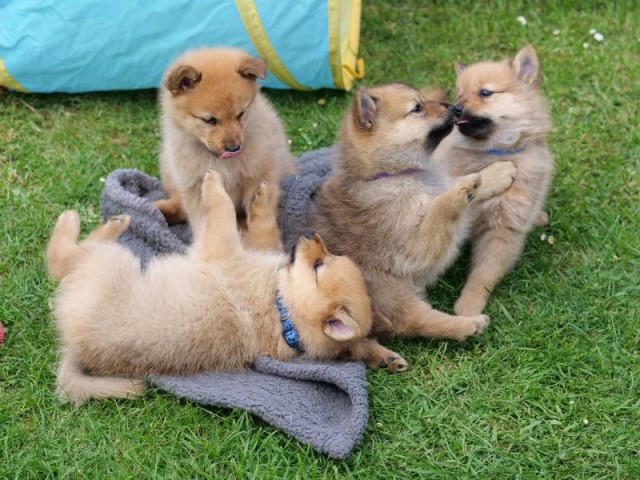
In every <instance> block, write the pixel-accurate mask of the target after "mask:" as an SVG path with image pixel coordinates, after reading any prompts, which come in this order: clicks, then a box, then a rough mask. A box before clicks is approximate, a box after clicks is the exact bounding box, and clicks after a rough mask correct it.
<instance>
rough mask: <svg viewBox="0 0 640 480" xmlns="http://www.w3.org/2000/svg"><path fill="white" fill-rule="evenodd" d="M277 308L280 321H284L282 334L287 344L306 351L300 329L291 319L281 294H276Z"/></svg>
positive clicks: (299, 350)
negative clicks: (297, 328)
mask: <svg viewBox="0 0 640 480" xmlns="http://www.w3.org/2000/svg"><path fill="white" fill-rule="evenodd" d="M276 309H277V310H278V314H279V315H280V321H281V322H282V336H283V337H284V339H285V340H286V342H287V345H289V346H290V347H291V348H293V349H294V350H297V351H298V352H300V353H302V352H304V347H303V346H302V342H301V341H300V336H299V335H298V331H297V330H296V327H295V325H294V324H293V322H292V321H291V316H290V314H289V310H287V309H286V307H285V306H284V305H283V304H282V297H281V296H280V294H276Z"/></svg>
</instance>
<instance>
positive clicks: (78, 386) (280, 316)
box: [47, 171, 372, 403]
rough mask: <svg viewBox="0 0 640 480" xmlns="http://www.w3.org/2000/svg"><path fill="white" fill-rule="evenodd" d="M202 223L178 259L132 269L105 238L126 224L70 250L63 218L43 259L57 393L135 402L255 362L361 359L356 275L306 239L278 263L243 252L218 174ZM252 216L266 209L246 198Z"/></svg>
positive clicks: (72, 222) (211, 178) (122, 251)
mask: <svg viewBox="0 0 640 480" xmlns="http://www.w3.org/2000/svg"><path fill="white" fill-rule="evenodd" d="M202 205H203V209H204V212H203V214H204V218H203V222H202V225H201V228H200V229H198V230H197V232H196V236H195V240H194V243H193V245H192V246H191V247H190V250H189V252H188V254H187V255H171V256H165V257H161V258H157V259H155V260H153V261H152V262H151V263H150V264H149V265H148V267H147V269H146V270H145V271H144V272H142V271H141V269H140V262H139V261H138V259H137V258H136V257H135V256H134V255H133V254H132V253H131V251H129V250H127V249H126V248H125V247H123V246H121V245H119V244H117V243H116V242H115V240H116V239H117V238H118V236H119V235H120V234H121V233H122V232H123V231H124V230H125V229H126V228H127V226H128V225H129V222H130V218H129V217H127V216H120V217H114V218H112V219H110V220H109V221H108V222H107V223H106V224H104V225H102V226H100V227H98V229H96V230H95V231H94V232H93V233H91V234H90V235H89V236H88V238H87V239H86V240H84V241H82V242H80V243H78V242H77V240H78V235H79V233H80V219H79V218H78V215H77V213H76V212H72V211H70V212H65V213H63V214H62V215H61V216H60V218H59V219H58V222H57V224H56V226H55V228H54V231H53V235H52V237H51V240H50V242H49V246H48V249H47V261H48V268H49V273H50V275H51V276H52V277H54V278H56V279H59V280H61V284H60V288H59V290H58V294H57V296H56V300H55V311H54V314H55V319H56V324H57V328H58V332H59V337H60V342H61V350H62V351H61V360H60V367H59V369H58V376H57V381H58V393H59V395H60V396H61V397H62V398H63V399H67V400H71V401H73V402H75V403H82V402H84V401H86V400H88V399H90V398H105V397H120V398H131V397H135V396H137V395H139V394H140V393H141V392H142V390H143V388H144V382H143V378H144V377H145V376H146V375H150V374H162V373H166V374H176V375H186V374H190V373H194V372H198V371H213V370H238V369H244V368H247V367H248V366H250V365H251V364H252V363H253V362H254V361H255V360H256V358H257V357H258V356H260V355H269V356H271V357H272V358H275V359H279V360H288V359H291V358H292V357H294V356H295V355H298V354H299V353H300V352H301V351H303V353H302V354H303V355H304V356H307V357H309V358H315V359H333V358H336V357H338V356H343V355H347V356H348V357H350V358H357V357H356V356H355V355H356V354H357V355H359V356H362V355H363V352H365V351H366V345H364V344H363V345H360V344H359V342H363V343H365V344H366V342H368V340H367V339H365V338H364V337H366V335H367V334H368V333H369V330H370V327H371V317H372V313H371V304H370V301H369V297H368V295H367V290H366V286H365V283H364V280H363V278H362V275H361V274H360V271H359V270H358V268H357V266H356V265H355V264H354V263H353V262H352V261H351V260H349V259H348V258H346V257H340V256H336V255H332V254H330V253H329V252H328V251H327V249H326V248H325V246H324V243H323V242H322V240H321V239H320V237H318V236H317V235H316V234H309V235H307V236H305V237H302V238H301V239H300V240H299V241H298V243H297V244H296V248H295V250H294V252H293V253H292V255H291V258H289V257H288V256H287V255H284V254H276V253H273V252H258V251H254V250H247V249H245V248H244V246H243V243H242V242H241V239H240V234H239V231H238V227H237V224H236V213H235V209H234V206H233V203H232V201H231V199H230V198H229V196H228V195H227V194H226V192H225V189H224V187H223V184H222V176H221V175H219V174H218V173H217V172H215V171H212V172H210V173H208V174H206V176H205V177H204V179H203V185H202ZM252 208H253V209H258V210H260V209H267V210H268V209H269V208H270V206H269V204H268V202H267V199H266V196H264V195H262V196H258V197H256V200H255V201H254V204H253V205H252Z"/></svg>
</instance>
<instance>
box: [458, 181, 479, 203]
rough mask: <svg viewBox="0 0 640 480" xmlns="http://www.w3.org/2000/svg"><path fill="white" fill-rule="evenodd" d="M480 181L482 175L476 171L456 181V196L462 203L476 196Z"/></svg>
mask: <svg viewBox="0 0 640 480" xmlns="http://www.w3.org/2000/svg"><path fill="white" fill-rule="evenodd" d="M481 183H482V177H481V176H480V174H478V173H473V174H471V175H467V176H465V177H463V178H462V180H460V181H459V182H458V183H457V185H456V187H457V189H458V198H459V199H460V201H461V202H462V203H463V204H464V205H466V204H468V203H469V202H471V201H472V200H473V199H474V198H476V194H477V193H478V189H479V188H480V184H481Z"/></svg>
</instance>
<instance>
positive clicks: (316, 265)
mask: <svg viewBox="0 0 640 480" xmlns="http://www.w3.org/2000/svg"><path fill="white" fill-rule="evenodd" d="M323 265H324V262H323V261H322V260H316V261H315V262H314V264H313V270H314V271H315V272H316V273H317V272H318V269H319V268H320V267H321V266H323Z"/></svg>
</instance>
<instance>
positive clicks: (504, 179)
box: [491, 161, 518, 194]
mask: <svg viewBox="0 0 640 480" xmlns="http://www.w3.org/2000/svg"><path fill="white" fill-rule="evenodd" d="M492 170H493V171H492V172H491V174H492V175H493V176H494V181H495V190H496V194H498V193H502V192H504V191H505V190H506V189H508V188H509V187H510V186H511V185H512V184H513V181H514V180H515V178H516V173H518V168H517V167H516V165H515V164H514V163H513V162H508V161H507V162H496V163H495V164H494V165H493V169H492Z"/></svg>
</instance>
